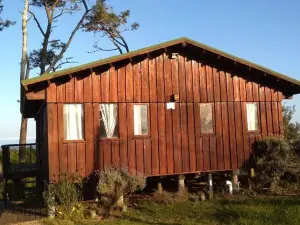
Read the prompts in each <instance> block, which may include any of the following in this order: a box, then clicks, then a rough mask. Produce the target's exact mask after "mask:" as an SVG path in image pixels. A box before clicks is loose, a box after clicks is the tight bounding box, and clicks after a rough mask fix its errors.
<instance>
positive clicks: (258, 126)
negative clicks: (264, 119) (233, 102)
mask: <svg viewBox="0 0 300 225" xmlns="http://www.w3.org/2000/svg"><path fill="white" fill-rule="evenodd" d="M247 104H255V105H256V118H257V129H256V130H248V116H247ZM245 112H246V115H245V116H246V128H247V133H248V134H253V133H260V117H259V104H258V102H245Z"/></svg>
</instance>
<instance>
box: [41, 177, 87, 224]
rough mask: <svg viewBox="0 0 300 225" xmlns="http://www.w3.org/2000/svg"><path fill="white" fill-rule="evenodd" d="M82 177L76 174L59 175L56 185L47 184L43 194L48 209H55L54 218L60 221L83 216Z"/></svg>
mask: <svg viewBox="0 0 300 225" xmlns="http://www.w3.org/2000/svg"><path fill="white" fill-rule="evenodd" d="M82 187H83V182H82V177H81V176H80V175H78V174H66V173H62V174H60V175H59V179H58V181H57V182H56V183H52V184H49V186H48V190H47V191H46V192H44V193H43V196H44V199H45V203H46V205H47V206H48V209H50V210H51V209H52V210H53V208H55V209H56V216H58V217H59V218H62V219H72V218H76V217H78V216H79V217H81V215H82V216H83V211H84V210H83V206H82V205H81V204H80V200H81V199H82Z"/></svg>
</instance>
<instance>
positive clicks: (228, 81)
mask: <svg viewBox="0 0 300 225" xmlns="http://www.w3.org/2000/svg"><path fill="white" fill-rule="evenodd" d="M226 86H227V101H229V102H232V101H233V99H234V96H233V81H232V77H231V74H230V73H226Z"/></svg>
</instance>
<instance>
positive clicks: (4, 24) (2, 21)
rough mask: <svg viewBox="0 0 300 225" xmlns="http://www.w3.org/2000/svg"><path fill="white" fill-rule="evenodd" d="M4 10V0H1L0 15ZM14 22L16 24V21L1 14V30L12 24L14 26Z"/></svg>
mask: <svg viewBox="0 0 300 225" xmlns="http://www.w3.org/2000/svg"><path fill="white" fill-rule="evenodd" d="M2 12H3V3H2V0H0V15H1V14H2ZM14 24H15V22H13V21H11V20H4V19H2V17H1V16H0V31H3V30H4V28H6V27H10V26H12V25H14Z"/></svg>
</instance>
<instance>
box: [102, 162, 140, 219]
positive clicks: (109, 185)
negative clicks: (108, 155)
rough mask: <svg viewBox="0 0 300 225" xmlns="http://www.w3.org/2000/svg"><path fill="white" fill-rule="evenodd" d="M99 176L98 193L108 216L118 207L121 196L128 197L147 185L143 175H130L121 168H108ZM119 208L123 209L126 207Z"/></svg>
mask: <svg viewBox="0 0 300 225" xmlns="http://www.w3.org/2000/svg"><path fill="white" fill-rule="evenodd" d="M98 175H99V182H98V185H97V192H98V193H99V195H100V203H101V204H102V207H104V208H105V214H106V215H108V214H110V213H111V211H112V209H114V208H115V207H117V206H118V201H119V200H120V198H121V196H123V197H126V196H127V195H128V194H130V193H133V192H135V191H137V190H141V189H144V187H145V185H146V180H145V177H144V176H143V175H141V174H139V175H130V174H129V172H128V171H127V170H126V169H124V168H120V167H113V166H108V167H106V168H105V169H104V170H103V171H100V172H98ZM119 207H121V208H123V207H124V205H119Z"/></svg>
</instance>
